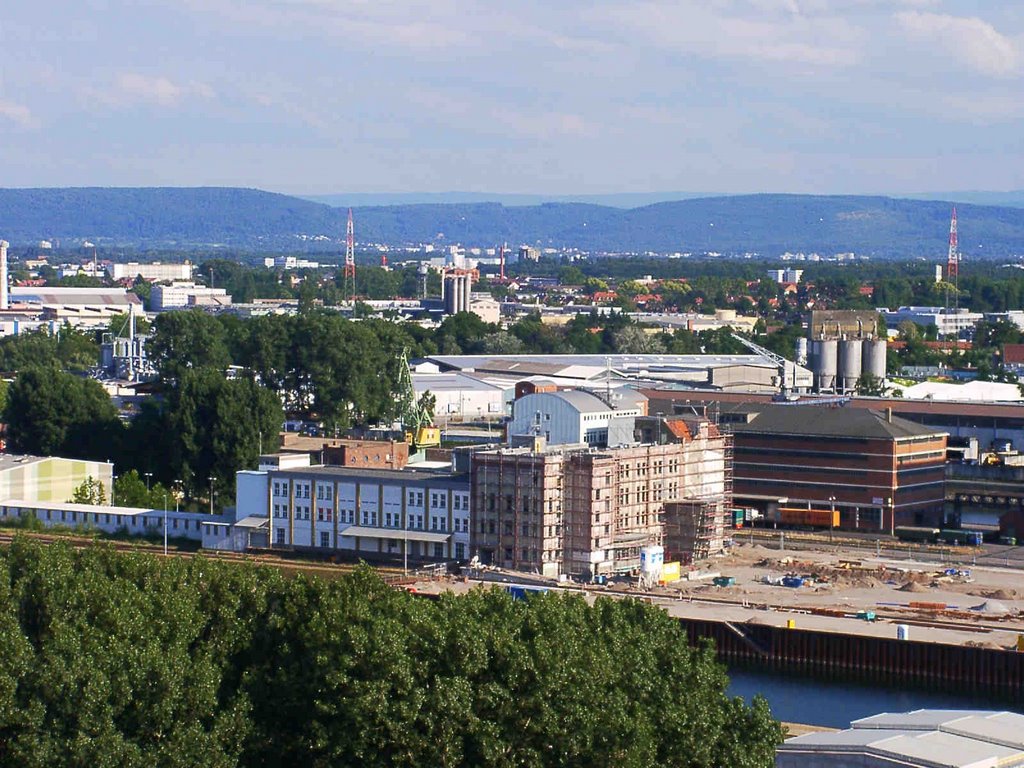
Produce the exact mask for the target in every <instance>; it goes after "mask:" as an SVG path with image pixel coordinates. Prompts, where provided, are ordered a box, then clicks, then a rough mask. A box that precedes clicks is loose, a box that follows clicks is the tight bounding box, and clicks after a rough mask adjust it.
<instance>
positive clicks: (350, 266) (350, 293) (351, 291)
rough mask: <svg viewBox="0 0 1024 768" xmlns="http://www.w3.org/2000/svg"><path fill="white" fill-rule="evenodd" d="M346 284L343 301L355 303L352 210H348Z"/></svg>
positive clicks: (342, 292)
mask: <svg viewBox="0 0 1024 768" xmlns="http://www.w3.org/2000/svg"><path fill="white" fill-rule="evenodd" d="M344 277H345V283H344V286H343V287H342V290H341V298H342V300H343V301H349V302H354V301H355V297H356V238H355V229H354V228H353V227H352V209H351V208H349V209H348V226H347V227H346V228H345V272H344Z"/></svg>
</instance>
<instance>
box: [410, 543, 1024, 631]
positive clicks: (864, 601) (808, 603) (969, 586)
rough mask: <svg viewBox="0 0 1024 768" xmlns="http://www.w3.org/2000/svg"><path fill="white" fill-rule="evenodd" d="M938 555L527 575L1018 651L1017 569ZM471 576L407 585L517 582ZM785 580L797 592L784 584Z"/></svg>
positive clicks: (766, 556) (734, 558) (692, 613)
mask: <svg viewBox="0 0 1024 768" xmlns="http://www.w3.org/2000/svg"><path fill="white" fill-rule="evenodd" d="M945 559H946V562H944V563H943V562H921V561H919V560H917V559H914V554H913V553H906V554H904V553H901V552H891V553H890V552H885V551H882V552H881V553H880V554H877V555H876V553H875V552H874V551H872V550H870V549H855V550H850V549H846V548H840V547H837V546H832V547H828V546H821V547H818V548H816V549H795V548H786V549H779V548H778V547H777V546H772V547H768V546H765V545H764V544H761V543H754V544H750V543H737V544H736V545H734V546H733V547H732V548H731V549H730V550H729V553H728V554H727V555H725V556H723V557H720V558H715V559H713V560H711V561H708V562H707V563H706V564H705V566H704V567H702V568H695V569H693V570H691V571H689V572H684V574H683V575H684V578H683V579H682V580H680V581H675V582H672V583H671V584H665V585H661V586H655V587H651V588H640V587H639V586H638V585H637V583H636V582H635V580H634V581H627V580H621V581H617V582H612V583H609V584H607V585H605V586H586V587H581V586H579V585H567V584H558V583H557V582H555V581H553V580H551V581H547V580H543V579H534V578H531V579H530V583H534V582H536V583H537V584H544V583H548V585H549V586H550V587H551V588H558V587H562V588H566V589H574V590H585V592H586V594H587V595H588V596H589V597H590V598H593V597H595V596H597V595H599V594H612V595H619V596H623V597H626V596H633V597H637V598H640V599H644V600H650V601H653V602H656V603H658V604H662V605H663V606H664V607H665V608H666V610H668V611H669V613H670V614H672V615H676V616H679V617H681V618H683V617H686V618H700V619H704V618H706V619H715V620H721V621H727V622H738V623H743V624H765V625H772V626H778V627H787V626H789V627H793V628H805V629H815V630H820V631H826V632H835V633H842V634H851V635H858V636H874V637H883V638H897V637H898V636H899V637H901V638H902V639H914V640H928V641H930V642H938V643H944V644H951V645H966V646H972V647H978V648H990V649H1012V648H1016V646H1017V642H1018V636H1019V635H1022V634H1024V571H1021V570H1017V569H1012V568H1005V567H999V566H993V565H975V564H974V563H973V559H974V558H973V554H970V553H968V551H967V550H965V552H964V556H963V558H962V559H963V560H964V561H965V562H962V563H955V564H954V563H952V562H950V561H949V560H948V557H947V558H945ZM477 575H479V576H480V579H475V578H468V579H466V580H465V581H453V582H436V581H435V582H421V583H417V584H416V585H415V586H414V588H415V589H417V590H418V591H422V592H437V591H442V590H446V589H453V590H456V591H463V590H466V589H472V588H477V587H478V586H490V584H491V582H492V581H494V580H500V581H516V574H514V573H510V572H502V571H499V570H494V569H492V570H487V571H483V572H480V573H479V574H477ZM520 576H521V575H520ZM787 577H789V578H787ZM784 579H786V583H789V584H795V583H797V582H799V586H784V585H783V580H784ZM716 582H717V583H716Z"/></svg>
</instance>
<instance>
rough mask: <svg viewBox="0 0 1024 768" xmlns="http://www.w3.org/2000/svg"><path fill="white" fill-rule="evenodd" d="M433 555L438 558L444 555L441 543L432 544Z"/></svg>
mask: <svg viewBox="0 0 1024 768" xmlns="http://www.w3.org/2000/svg"><path fill="white" fill-rule="evenodd" d="M434 557H436V558H438V559H441V558H443V557H444V544H441V543H435V544H434Z"/></svg>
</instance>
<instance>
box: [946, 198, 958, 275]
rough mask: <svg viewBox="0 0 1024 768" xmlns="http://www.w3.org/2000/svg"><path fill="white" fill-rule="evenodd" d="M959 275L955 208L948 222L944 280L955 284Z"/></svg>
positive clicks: (954, 207)
mask: <svg viewBox="0 0 1024 768" xmlns="http://www.w3.org/2000/svg"><path fill="white" fill-rule="evenodd" d="M959 275H960V248H959V244H958V242H957V236H956V206H955V205H954V206H953V217H952V218H951V219H950V220H949V256H947V257H946V280H948V281H949V282H951V283H956V282H957V278H958V277H959Z"/></svg>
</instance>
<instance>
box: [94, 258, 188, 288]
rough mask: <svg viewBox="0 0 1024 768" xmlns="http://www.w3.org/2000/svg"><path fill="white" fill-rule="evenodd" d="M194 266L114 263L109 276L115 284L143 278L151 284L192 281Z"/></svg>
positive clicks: (108, 266) (161, 263)
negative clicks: (165, 281)
mask: <svg viewBox="0 0 1024 768" xmlns="http://www.w3.org/2000/svg"><path fill="white" fill-rule="evenodd" d="M192 269H193V267H192V264H190V263H189V262H187V261H186V262H185V263H183V264H176V263H172V262H160V261H153V262H147V263H140V262H137V261H129V262H127V263H113V264H109V265H107V274H108V275H109V276H110V279H111V280H113V281H115V282H120V281H122V280H130V281H134V280H135V279H136V278H139V277H141V278H142V279H143V280H146V281H148V282H150V283H157V282H162V281H164V280H167V281H190V280H191V279H192Z"/></svg>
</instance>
